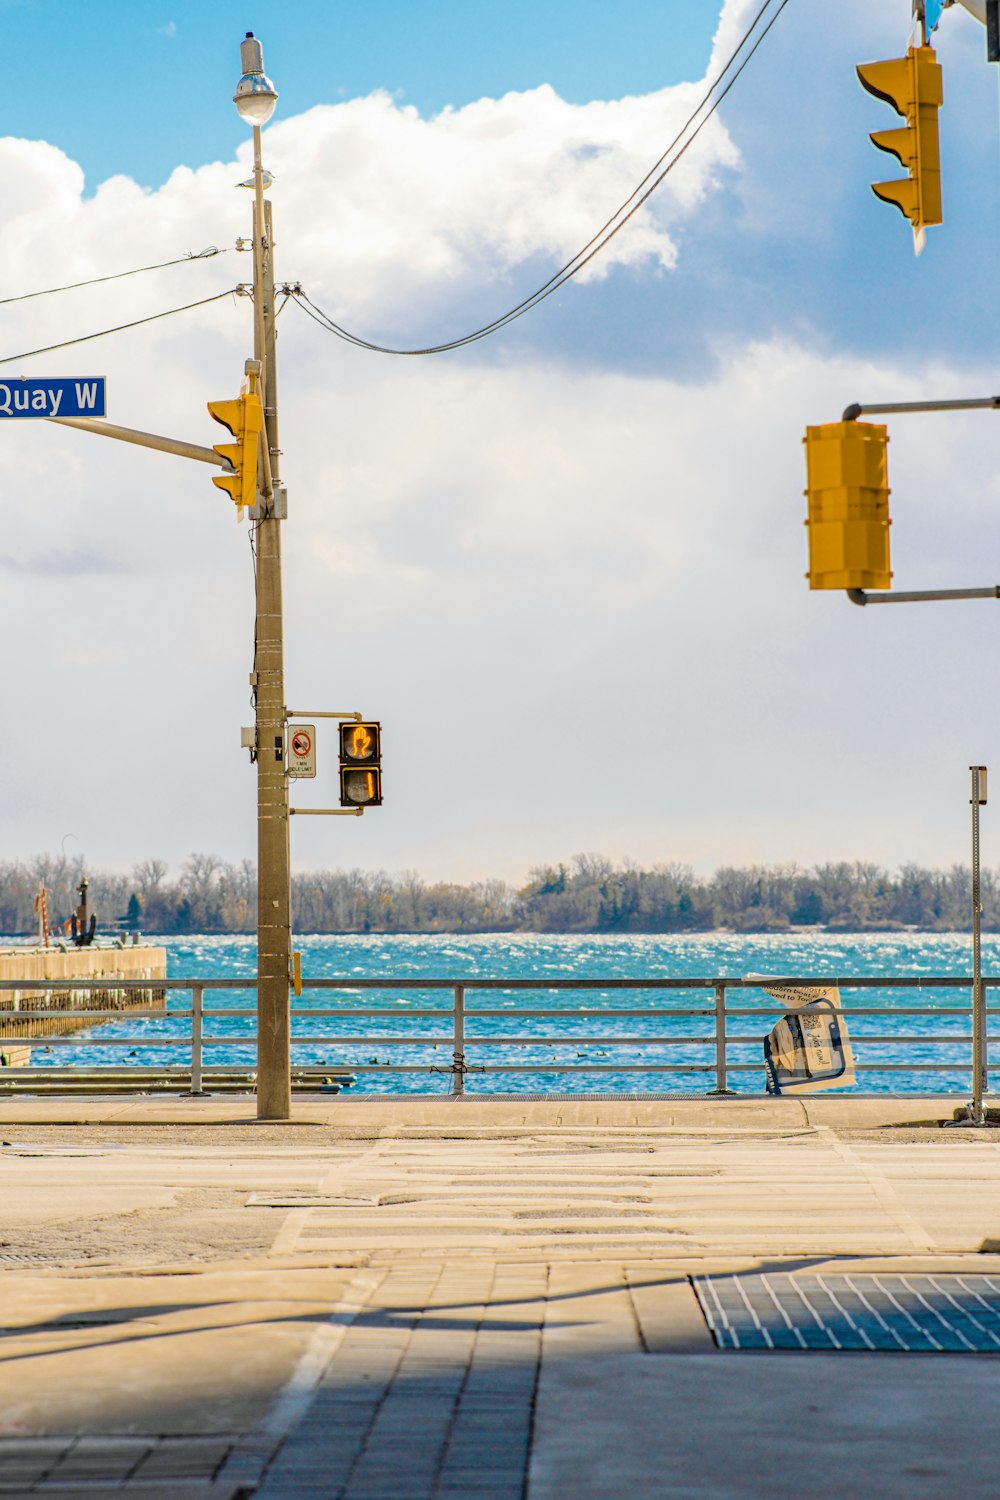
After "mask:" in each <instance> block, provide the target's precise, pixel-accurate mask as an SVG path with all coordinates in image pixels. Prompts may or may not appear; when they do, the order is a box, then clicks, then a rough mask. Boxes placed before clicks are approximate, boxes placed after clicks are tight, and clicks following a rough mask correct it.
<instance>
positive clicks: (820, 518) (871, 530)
mask: <svg viewBox="0 0 1000 1500" xmlns="http://www.w3.org/2000/svg"><path fill="white" fill-rule="evenodd" d="M888 441H889V438H888V433H887V432H886V429H885V427H884V426H881V425H880V424H878V423H876V422H827V423H826V424H825V425H824V426H822V427H807V428H806V435H805V438H804V442H805V445H806V472H807V481H806V483H807V489H806V497H807V499H808V501H809V512H808V517H807V519H806V526H807V528H808V531H809V572H808V574H807V575H806V576H807V577H808V579H809V587H810V588H811V589H887V588H889V586H890V583H891V580H892V573H891V572H890V571H889V527H890V525H891V522H890V520H889V485H888V471H887V466H886V451H887V445H888Z"/></svg>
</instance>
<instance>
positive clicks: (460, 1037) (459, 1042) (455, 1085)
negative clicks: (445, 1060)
mask: <svg viewBox="0 0 1000 1500" xmlns="http://www.w3.org/2000/svg"><path fill="white" fill-rule="evenodd" d="M451 1092H452V1094H453V1095H454V1096H455V1097H458V1096H459V1095H461V1094H464V1093H465V986H464V985H463V984H456V986H455V1035H454V1052H453V1053H452V1072H451Z"/></svg>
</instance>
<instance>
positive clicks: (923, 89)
mask: <svg viewBox="0 0 1000 1500" xmlns="http://www.w3.org/2000/svg"><path fill="white" fill-rule="evenodd" d="M857 72H858V78H859V80H860V82H861V86H862V88H864V89H866V90H867V92H868V93H869V94H873V95H874V96H875V98H876V99H881V100H883V101H884V103H886V104H888V105H891V107H892V108H893V109H894V110H895V111H896V113H897V114H898V115H902V117H903V119H904V120H905V121H906V124H905V125H904V126H902V127H900V128H899V129H897V130H875V131H873V132H872V135H871V140H872V143H873V144H874V145H875V146H877V147H878V148H879V150H880V151H888V152H889V154H890V155H891V156H895V157H896V159H897V160H898V161H899V162H901V164H902V165H903V166H904V167H905V168H906V171H907V176H906V177H902V178H896V179H893V180H892V181H889V182H873V183H872V192H873V193H874V194H875V196H876V198H881V199H882V201H883V202H884V203H894V204H895V205H896V207H897V208H898V209H899V211H900V213H902V214H903V215H904V216H905V217H906V218H907V219H909V221H910V223H911V225H912V226H913V234H914V243H915V247H916V249H917V252H918V253H919V251H920V250H921V248H922V247H923V238H924V229H925V227H926V226H927V225H928V224H940V223H941V149H940V144H939V141H938V110H939V109H940V108H941V105H942V103H943V101H944V90H943V86H942V81H941V65H940V63H939V62H938V60H937V57H936V55H935V52H934V48H933V47H911V48H910V50H909V51H908V52H907V54H906V56H905V57H894V58H890V59H889V60H888V61H886V62H873V63H862V64H861V65H860V66H859V67H858V70H857Z"/></svg>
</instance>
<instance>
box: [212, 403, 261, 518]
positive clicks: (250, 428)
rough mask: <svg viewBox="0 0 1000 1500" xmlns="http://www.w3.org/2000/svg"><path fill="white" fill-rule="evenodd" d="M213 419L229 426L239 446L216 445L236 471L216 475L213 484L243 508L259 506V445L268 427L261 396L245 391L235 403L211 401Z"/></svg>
mask: <svg viewBox="0 0 1000 1500" xmlns="http://www.w3.org/2000/svg"><path fill="white" fill-rule="evenodd" d="M208 413H209V416H211V417H213V418H214V419H215V421H216V422H221V423H222V425H223V427H228V429H229V431H230V432H231V433H232V435H233V437H234V438H235V439H236V441H235V443H215V444H214V445H213V446H214V448H215V451H216V453H217V454H218V455H219V457H220V458H224V459H225V460H226V462H227V463H228V464H229V465H230V468H231V470H232V472H231V473H229V474H213V476H212V483H213V484H215V485H218V487H219V489H220V490H225V491H226V494H227V495H229V496H231V498H232V499H233V500H235V502H236V504H237V505H239V506H241V507H242V506H245V505H256V503H257V446H258V440H259V438H260V433H261V429H262V428H263V426H264V412H263V409H262V407H261V404H260V397H259V396H255V395H253V394H252V392H245V393H244V394H243V395H242V396H240V397H238V398H237V400H235V401H210V402H209V403H208Z"/></svg>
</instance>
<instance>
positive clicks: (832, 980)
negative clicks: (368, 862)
mask: <svg viewBox="0 0 1000 1500" xmlns="http://www.w3.org/2000/svg"><path fill="white" fill-rule="evenodd" d="M765 982H766V983H768V984H775V983H781V984H788V985H794V986H815V987H820V986H823V987H826V986H830V985H839V987H840V991H841V997H842V1005H841V1009H840V1010H839V1011H838V1012H836V1013H837V1014H838V1015H841V1016H843V1017H844V1019H845V1021H846V1023H847V1026H848V1028H849V1031H850V1035H851V1041H852V1044H853V1047H854V1053H855V1063H856V1069H857V1073H858V1077H859V1087H858V1088H856V1089H854V1090H852V1093H855V1094H857V1093H864V1092H865V1082H866V1081H867V1082H868V1084H869V1085H871V1084H872V1083H873V1082H874V1083H875V1085H876V1091H877V1092H878V1093H879V1094H880V1095H882V1096H885V1095H887V1094H898V1093H903V1094H906V1093H914V1092H917V1090H916V1089H915V1088H914V1087H913V1086H912V1080H914V1079H923V1078H924V1076H925V1075H938V1077H937V1078H936V1079H935V1082H936V1083H938V1084H940V1083H941V1082H942V1081H944V1082H945V1083H946V1086H947V1088H948V1089H949V1090H954V1091H956V1092H960V1091H962V1090H963V1089H967V1088H970V1087H973V1089H974V1091H975V1088H974V1086H975V1083H976V1080H977V1079H978V1084H979V1093H980V1095H981V1094H982V1093H985V1092H986V1091H987V1090H988V1088H989V1074H988V1065H989V1046H990V1045H991V1044H994V1043H997V1042H1000V1036H990V1035H989V1034H988V1016H989V1009H988V1003H987V1005H986V1006H985V1007H983V1021H982V1022H980V1023H978V1024H977V1023H976V1017H975V1015H974V1013H973V1006H972V998H971V988H972V980H971V978H970V977H968V976H960V977H955V976H951V975H948V976H922V977H920V978H913V977H900V976H898V975H888V976H871V975H862V976H852V977H846V978H845V977H842V976H838V977H828V976H817V975H808V976H805V977H801V976H784V975H782V976H780V977H774V978H770V977H769V978H768V979H767V980H764V979H762V978H758V977H754V978H753V979H748V978H728V977H715V978H656V979H650V978H614V979H611V978H605V977H593V978H584V979H557V978H550V977H541V978H531V979H524V978H519V979H512V978H492V977H490V978H486V977H481V976H478V975H476V976H468V977H464V978H460V979H459V978H420V977H407V978H386V977H381V976H380V977H358V976H353V975H352V976H343V977H332V978H327V979H306V980H303V982H302V990H303V994H302V996H301V997H294V996H293V997H292V1006H291V1015H292V1056H293V1065H294V1077H295V1079H296V1080H297V1082H298V1083H299V1084H300V1085H301V1086H308V1085H309V1084H310V1083H311V1082H316V1081H317V1080H319V1081H321V1080H323V1079H330V1080H331V1086H336V1078H337V1077H340V1078H341V1079H343V1077H344V1075H351V1076H352V1077H357V1076H358V1075H365V1076H369V1075H370V1076H375V1077H377V1076H379V1075H389V1076H392V1077H398V1078H401V1079H402V1078H404V1077H405V1078H408V1079H409V1080H410V1081H415V1079H416V1076H418V1075H422V1076H423V1077H424V1078H425V1079H426V1080H427V1081H428V1083H429V1084H430V1083H432V1081H433V1080H435V1076H436V1079H437V1080H438V1081H439V1083H444V1084H445V1086H446V1087H447V1089H448V1090H449V1092H450V1093H452V1094H453V1095H456V1096H461V1095H462V1094H464V1093H465V1092H466V1088H467V1084H474V1079H475V1078H478V1077H480V1076H482V1077H484V1081H486V1080H488V1079H490V1078H498V1077H501V1076H507V1075H513V1076H517V1075H522V1081H527V1078H526V1075H534V1076H536V1077H537V1078H538V1079H540V1080H542V1083H541V1085H540V1089H541V1090H544V1091H551V1090H552V1080H554V1079H562V1078H567V1079H572V1080H573V1081H574V1083H575V1081H576V1079H577V1078H578V1077H579V1075H582V1074H590V1075H592V1076H593V1077H594V1078H595V1079H602V1078H607V1075H618V1079H616V1081H615V1085H614V1086H615V1089H616V1091H621V1089H622V1084H621V1082H620V1081H619V1080H629V1079H638V1080H646V1079H650V1078H652V1077H653V1076H667V1077H672V1078H673V1080H674V1082H675V1083H677V1084H680V1085H681V1088H671V1089H669V1090H664V1089H660V1090H657V1092H664V1093H665V1092H670V1093H678V1092H682V1091H683V1092H686V1093H697V1092H701V1093H709V1094H716V1095H726V1094H728V1093H731V1092H739V1090H733V1089H732V1088H731V1083H732V1081H733V1080H734V1079H735V1078H743V1077H745V1076H746V1075H756V1078H757V1079H759V1081H760V1085H761V1087H762V1086H763V1077H764V1074H763V1060H762V1042H763V1037H764V1035H765V1033H766V1032H767V1031H769V1030H770V1028H771V1027H772V1026H773V1025H774V1023H775V1021H776V1020H777V1019H778V1017H779V1016H780V1015H781V1013H782V1007H781V1005H780V1002H778V1001H776V1000H774V999H773V998H771V997H765V996H764V994H763V992H762V990H761V985H762V984H763V983H765ZM998 984H1000V978H985V979H984V980H983V988H984V991H985V992H986V995H987V1000H988V996H989V992H990V990H991V988H992V987H995V986H996V985H998ZM143 987H144V986H143V983H142V982H140V981H134V982H133V981H124V980H123V981H109V980H108V979H106V978H102V979H100V980H91V981H88V980H80V979H73V980H65V981H41V980H36V979H32V980H30V981H27V980H25V981H18V980H15V979H8V980H0V993H2V992H9V991H11V990H13V991H15V992H17V991H18V990H19V989H22V990H28V989H30V990H32V991H34V992H35V993H36V994H37V993H38V992H39V991H45V992H53V993H58V992H62V991H66V990H73V991H84V990H89V989H96V988H102V989H104V990H116V991H123V992H128V991H132V990H137V989H141V988H143ZM145 987H146V988H148V981H146V983H145ZM157 989H158V990H160V989H162V990H164V991H166V995H167V1005H166V1009H165V1010H163V1009H157V1010H148V1011H147V1010H142V1009H130V1010H129V1011H128V1012H127V1013H125V1014H123V1012H122V1011H121V1010H120V1009H117V1010H114V1009H109V1010H89V1009H88V1010H83V1011H75V1010H65V1011H60V1016H61V1017H63V1018H65V1019H66V1020H67V1021H74V1022H76V1023H77V1024H79V1022H80V1021H81V1020H82V1021H86V1022H87V1024H88V1027H93V1030H92V1031H88V1032H87V1033H86V1034H83V1035H81V1034H79V1033H77V1034H74V1035H67V1036H51V1035H50V1036H46V1037H45V1038H44V1039H43V1041H42V1042H40V1041H39V1039H38V1038H36V1037H32V1036H30V1035H28V1034H24V1035H21V1036H19V1035H18V1034H17V1031H16V1027H17V1025H18V1023H19V1022H20V1021H24V1022H30V1021H31V1020H33V1019H36V1018H37V1017H39V1016H45V1017H46V1018H51V1017H52V1011H51V1010H47V1011H33V1010H29V1009H19V1008H16V1006H15V1009H14V1010H13V1011H11V1010H4V1011H3V1020H4V1030H3V1035H2V1036H0V1053H4V1054H5V1055H11V1056H13V1055H14V1054H15V1053H16V1049H18V1048H20V1047H24V1046H28V1047H30V1048H31V1049H32V1051H35V1050H37V1051H39V1052H41V1053H43V1054H45V1062H44V1063H40V1062H38V1061H37V1060H36V1062H35V1063H34V1064H33V1065H30V1066H10V1067H5V1068H3V1069H2V1070H0V1090H2V1091H4V1092H10V1091H11V1089H12V1088H16V1089H17V1090H18V1091H19V1092H30V1091H31V1085H32V1084H35V1085H42V1084H43V1082H44V1083H45V1084H46V1086H47V1087H48V1088H52V1087H53V1086H56V1085H57V1083H58V1081H59V1080H60V1079H63V1078H64V1079H66V1080H67V1082H69V1081H70V1080H71V1079H76V1080H78V1081H80V1082H83V1081H84V1079H88V1080H89V1079H93V1080H94V1081H95V1082H99V1081H100V1079H101V1077H109V1076H110V1075H111V1074H112V1072H113V1073H114V1076H115V1077H116V1078H119V1079H129V1080H133V1081H134V1083H133V1086H141V1084H142V1082H143V1080H147V1081H150V1082H152V1081H153V1080H154V1079H155V1080H157V1081H158V1082H159V1084H160V1086H161V1087H162V1086H165V1085H166V1086H169V1084H170V1082H171V1080H173V1082H174V1083H175V1084H176V1086H177V1087H178V1088H181V1087H182V1086H183V1085H185V1084H186V1085H187V1087H186V1088H185V1089H184V1091H185V1092H190V1093H191V1094H194V1095H198V1094H201V1093H204V1092H206V1090H207V1089H210V1088H211V1085H212V1080H213V1077H215V1078H220V1077H221V1076H222V1075H223V1074H225V1075H228V1076H229V1077H230V1078H231V1077H232V1075H233V1074H234V1070H236V1071H237V1072H239V1071H240V1070H242V1076H243V1077H244V1078H245V1079H246V1080H247V1083H246V1086H248V1087H249V1086H252V1081H253V1068H254V1063H253V1055H254V1049H255V1046H256V1036H255V1021H256V1008H255V1005H251V1004H249V1003H242V1004H241V1003H237V1004H235V1005H233V1004H230V1005H224V1004H220V1003H219V1002H220V1001H221V1000H222V999H223V997H224V996H225V995H226V994H227V993H232V992H242V993H243V994H244V995H248V994H249V995H251V996H252V994H253V991H254V989H255V979H254V978H253V977H248V978H235V979H215V978H208V977H201V978H188V979H166V980H157ZM872 991H875V992H879V993H878V999H879V1001H880V1003H878V1004H866V1003H865V1001H866V1000H867V999H868V998H869V994H868V993H866V992H869V993H870V992H872ZM939 991H944V992H946V995H945V998H946V999H948V1000H951V998H952V996H954V1002H953V1003H949V1004H941V1003H940V1002H939V1003H937V1004H927V1003H920V1004H916V1003H912V997H913V996H915V995H919V996H921V998H923V996H924V995H925V994H927V993H928V992H939ZM524 992H534V993H536V994H539V995H542V996H548V997H550V998H549V1003H548V1004H547V1005H543V1006H542V1007H537V1008H536V1007H532V1008H525V1007H522V1006H521V1005H520V1004H515V1002H514V1000H513V999H512V998H511V997H513V996H521V995H523V994H524ZM845 992H846V993H845ZM900 993H902V995H903V1003H900V1002H899V1000H896V1001H895V1002H893V1001H892V1000H889V1003H887V997H889V996H892V995H898V994H900ZM331 994H333V995H334V996H335V1002H334V1003H333V1004H331V1003H329V1001H328V1000H327V1003H325V1004H324V1003H323V997H324V996H327V997H328V996H330V995H331ZM368 995H371V996H372V997H373V1001H374V1003H364V1002H363V998H362V997H365V996H368ZM386 995H389V996H391V997H392V998H393V1004H392V1005H391V1006H389V1007H387V1006H386V1004H385V1000H384V998H382V999H381V1000H380V999H379V996H382V997H385V996H386ZM411 996H412V997H415V1003H412V1004H411V1003H410V998H409V997H411ZM428 996H429V997H430V1000H428V999H427V997H428ZM439 996H440V997H441V998H442V999H443V998H444V997H446V996H447V997H448V1001H447V1003H446V1004H438V1003H434V1002H435V1001H437V999H438V997H439ZM186 997H189V999H186ZM314 997H315V998H314ZM344 997H347V1001H346V1002H345V998H344ZM498 997H500V998H501V999H502V1000H505V1003H501V1004H497V998H498ZM588 997H589V1002H590V1003H587V1002H588ZM618 997H621V1003H615V1001H616V999H617V998H618ZM635 997H641V998H642V999H643V1000H644V1001H645V1003H642V1004H639V1003H636V998H635ZM233 998H234V999H235V1000H237V1002H239V999H240V997H239V994H238V993H237V994H234V995H233ZM359 999H361V1003H359ZM470 1000H474V1001H475V1002H477V1003H474V1004H473V1003H470ZM595 1000H596V1001H597V1002H598V1003H596V1004H595V1003H594V1002H595ZM630 1000H631V1002H632V1003H629V1002H630ZM317 1001H318V1002H319V1003H316V1002H317ZM568 1002H569V1003H568ZM665 1002H666V1003H665ZM692 1002H696V1003H692ZM748 1002H750V1003H748ZM845 1002H846V1003H845ZM428 1022H429V1023H431V1031H430V1032H428V1031H427V1030H425V1029H424V1027H425V1023H428ZM623 1022H624V1023H626V1024H625V1027H624V1031H623V1029H622V1025H621V1023H623ZM134 1023H141V1024H140V1025H135V1024H134ZM751 1023H753V1029H748V1027H749V1026H750V1025H751ZM498 1024H499V1025H500V1026H502V1027H503V1029H502V1031H500V1032H497V1031H496V1030H495V1029H494V1030H490V1028H491V1027H492V1028H496V1027H497V1025H498ZM903 1024H905V1025H906V1027H907V1029H906V1030H903V1029H901V1027H902V1025H903ZM122 1028H125V1029H126V1032H125V1034H122ZM974 1031H975V1033H976V1034H975V1035H974ZM26 1032H27V1028H26ZM63 1048H71V1049H73V1051H74V1063H73V1065H72V1067H70V1068H61V1067H60V1066H59V1065H58V1062H57V1060H56V1057H53V1056H51V1052H55V1053H58V1051H59V1050H60V1049H63ZM217 1048H229V1049H230V1053H231V1056H230V1060H229V1061H227V1062H226V1064H225V1065H221V1064H220V1065H215V1064H213V1063H211V1062H206V1059H207V1058H210V1057H211V1056H212V1054H213V1051H214V1049H217ZM46 1049H51V1052H50V1053H46ZM86 1049H103V1051H104V1053H105V1055H106V1054H107V1053H108V1052H109V1051H111V1052H113V1053H114V1054H115V1055H116V1056H119V1057H120V1056H121V1055H122V1054H124V1055H125V1063H124V1065H122V1064H121V1063H115V1064H113V1065H112V1064H108V1063H107V1062H103V1063H102V1064H101V1065H100V1066H97V1067H91V1066H90V1065H89V1064H83V1063H80V1062H78V1061H76V1060H75V1059H76V1057H78V1056H79V1053H80V1051H81V1050H84V1051H85V1050H86ZM398 1049H407V1050H406V1051H405V1052H404V1053H403V1056H404V1058H405V1060H403V1061H399V1062H394V1061H389V1060H388V1059H386V1058H385V1057H384V1056H379V1055H378V1054H380V1053H381V1054H384V1053H385V1052H386V1051H389V1052H391V1053H394V1054H395V1055H400V1054H399V1050H398ZM140 1052H145V1053H146V1055H147V1057H149V1056H153V1055H155V1053H156V1052H159V1053H160V1057H161V1059H162V1058H163V1057H166V1058H168V1059H170V1060H169V1061H167V1062H164V1061H162V1060H160V1061H158V1062H156V1063H149V1062H146V1063H143V1064H139V1065H132V1063H131V1059H130V1058H129V1056H128V1054H129V1053H131V1054H132V1055H133V1056H138V1055H139V1054H140ZM317 1052H321V1053H322V1054H323V1056H322V1057H320V1058H318V1059H317V1057H316V1053H317ZM372 1052H374V1053H375V1055H374V1056H371V1055H369V1054H371V1053H372ZM303 1054H305V1057H304V1060H303ZM310 1054H311V1055H310ZM567 1054H569V1057H568V1060H564V1058H566V1055H567ZM215 1055H216V1056H218V1053H216V1054H215ZM233 1055H238V1060H237V1061H235V1062H234V1061H233V1060H232V1056H233ZM240 1058H242V1061H241V1060H239V1059H240ZM449 1058H450V1060H445V1059H449ZM515 1059H516V1060H515ZM442 1075H443V1076H442ZM904 1076H905V1078H907V1079H909V1080H910V1081H911V1086H910V1087H907V1088H904V1089H899V1088H897V1087H894V1086H893V1087H890V1086H889V1085H894V1084H895V1083H896V1082H897V1081H898V1082H902V1081H903V1080H904ZM164 1081H165V1083H164ZM607 1081H608V1082H610V1081H611V1080H610V1078H607ZM701 1085H706V1087H701ZM317 1086H318V1084H317ZM633 1086H634V1085H633ZM487 1091H488V1092H491V1093H492V1092H494V1090H493V1089H487V1090H476V1089H474V1086H473V1087H472V1088H470V1092H477V1093H479V1092H487ZM932 1091H934V1092H939V1091H940V1089H935V1090H932ZM744 1092H745V1091H744ZM753 1092H757V1089H754V1090H753Z"/></svg>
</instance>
